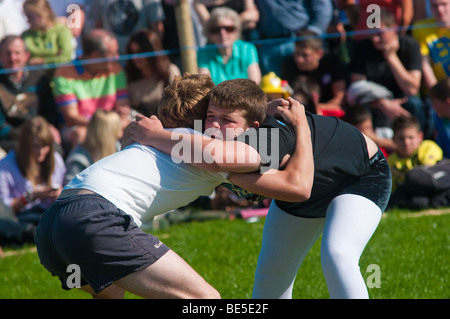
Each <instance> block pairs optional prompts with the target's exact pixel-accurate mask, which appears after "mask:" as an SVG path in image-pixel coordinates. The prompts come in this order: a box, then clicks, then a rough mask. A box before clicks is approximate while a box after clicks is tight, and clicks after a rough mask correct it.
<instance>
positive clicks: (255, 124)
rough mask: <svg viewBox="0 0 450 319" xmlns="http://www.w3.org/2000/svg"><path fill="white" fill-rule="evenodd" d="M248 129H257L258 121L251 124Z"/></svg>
mask: <svg viewBox="0 0 450 319" xmlns="http://www.w3.org/2000/svg"><path fill="white" fill-rule="evenodd" d="M250 127H253V128H258V127H259V121H254V122H253V124H252V125H250Z"/></svg>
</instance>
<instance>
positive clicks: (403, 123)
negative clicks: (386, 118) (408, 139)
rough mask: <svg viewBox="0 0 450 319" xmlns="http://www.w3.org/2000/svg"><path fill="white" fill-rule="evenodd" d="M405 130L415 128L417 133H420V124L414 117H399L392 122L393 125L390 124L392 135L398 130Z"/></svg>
mask: <svg viewBox="0 0 450 319" xmlns="http://www.w3.org/2000/svg"><path fill="white" fill-rule="evenodd" d="M407 128H416V129H417V131H421V128H420V123H419V121H418V120H417V118H416V117H415V116H414V115H411V116H400V117H398V118H396V119H395V120H394V123H393V124H392V129H393V131H394V135H395V134H396V133H397V132H399V131H400V130H404V129H407Z"/></svg>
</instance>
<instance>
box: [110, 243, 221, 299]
mask: <svg viewBox="0 0 450 319" xmlns="http://www.w3.org/2000/svg"><path fill="white" fill-rule="evenodd" d="M115 284H116V285H117V286H118V287H121V288H122V289H124V290H127V291H129V292H131V293H133V294H136V295H138V296H141V297H144V298H160V299H162V298H164V299H169V298H185V299H191V298H192V299H202V298H203V299H218V298H220V294H219V293H218V292H217V290H216V289H214V288H213V287H212V286H211V285H210V284H208V283H207V282H206V281H205V279H203V278H202V277H201V276H200V275H199V274H198V273H197V272H196V271H195V270H194V269H192V267H191V266H189V265H188V264H187V263H186V262H185V261H184V260H183V259H182V258H181V257H180V256H178V255H177V254H176V253H175V252H174V251H172V250H169V251H168V252H167V253H166V254H165V255H164V256H162V257H161V258H160V259H159V260H158V261H157V262H155V263H154V264H152V265H150V266H149V267H147V268H145V269H143V270H140V271H137V272H135V273H132V274H130V275H128V276H125V277H123V278H121V279H119V280H117V281H116V282H115Z"/></svg>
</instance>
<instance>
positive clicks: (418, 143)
mask: <svg viewBox="0 0 450 319" xmlns="http://www.w3.org/2000/svg"><path fill="white" fill-rule="evenodd" d="M393 129H394V138H393V139H394V142H395V144H396V145H397V151H396V152H394V153H392V154H391V155H390V156H389V159H388V164H389V167H390V168H391V172H392V192H394V191H395V190H396V189H397V188H398V187H399V186H401V185H402V184H403V182H404V179H405V175H406V173H408V172H409V171H411V170H412V169H413V168H414V167H416V166H419V165H426V166H432V165H435V164H436V163H437V162H438V161H440V160H441V159H442V149H441V148H440V147H439V146H438V145H437V144H436V143H435V142H434V141H431V140H424V139H423V132H422V131H421V130H420V123H419V121H418V120H417V119H416V118H415V117H413V116H408V117H406V116H403V117H399V118H398V119H396V120H395V121H394V125H393Z"/></svg>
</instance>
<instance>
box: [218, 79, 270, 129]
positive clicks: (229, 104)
mask: <svg viewBox="0 0 450 319" xmlns="http://www.w3.org/2000/svg"><path fill="white" fill-rule="evenodd" d="M211 102H214V103H215V104H216V105H217V106H219V107H220V108H224V109H229V110H240V111H243V115H244V117H245V119H246V120H247V123H248V124H249V125H251V124H252V123H253V122H254V121H258V122H259V123H262V121H264V119H265V117H266V112H267V97H266V94H265V93H264V91H263V90H262V89H261V88H260V87H259V85H258V84H256V82H255V81H252V80H249V79H234V80H227V81H223V82H221V83H219V84H218V85H217V86H216V87H215V88H214V89H213V90H212V91H211Z"/></svg>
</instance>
